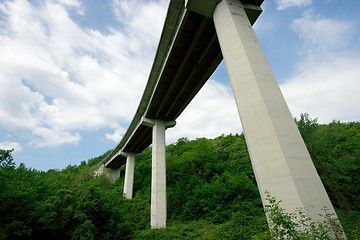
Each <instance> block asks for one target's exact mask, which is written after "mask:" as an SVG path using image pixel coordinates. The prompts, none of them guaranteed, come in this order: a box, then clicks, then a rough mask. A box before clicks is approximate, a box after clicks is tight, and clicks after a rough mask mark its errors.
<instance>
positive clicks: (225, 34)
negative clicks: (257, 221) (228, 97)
mask: <svg viewBox="0 0 360 240" xmlns="http://www.w3.org/2000/svg"><path fill="white" fill-rule="evenodd" d="M213 19H214V23H215V28H216V32H217V35H218V38H219V42H220V46H221V51H222V54H223V56H224V60H225V64H226V67H227V71H228V73H229V77H230V81H231V84H232V88H233V91H234V95H235V100H236V104H237V108H238V111H239V115H240V119H241V123H242V127H243V130H244V134H245V138H246V142H247V145H248V149H249V153H250V157H251V162H252V165H253V169H254V172H255V176H256V180H257V183H258V187H259V190H260V194H261V198H262V201H263V203H264V204H266V202H265V197H266V196H265V194H264V193H265V191H269V192H270V194H271V195H272V196H273V197H275V198H276V199H277V200H281V201H282V202H281V206H282V207H284V208H285V209H286V210H287V211H289V212H293V211H294V210H295V209H296V208H298V207H301V208H304V209H306V210H307V211H308V213H309V215H310V217H312V219H313V220H314V221H323V220H324V219H323V218H322V217H320V216H319V214H323V211H322V210H321V209H323V207H326V208H327V209H329V211H330V212H331V213H335V211H334V208H333V206H332V204H331V202H330V199H329V197H328V195H327V193H326V191H325V189H324V186H323V184H322V183H321V180H320V178H319V176H318V173H317V172H316V169H315V167H314V165H313V162H312V160H311V158H310V156H309V153H308V152H307V149H306V147H305V144H304V142H303V140H302V138H301V135H300V133H299V131H298V129H297V127H296V125H295V123H294V120H293V117H292V116H291V114H290V111H289V109H288V107H287V104H286V102H285V100H284V97H283V95H282V93H281V91H280V88H279V86H278V84H277V82H276V80H275V77H274V76H273V73H272V71H271V69H270V67H269V64H268V63H267V60H266V58H265V56H264V53H263V51H262V49H261V47H260V44H259V42H258V40H257V37H256V35H255V33H254V31H253V29H252V26H251V23H250V22H249V20H248V17H247V15H246V13H245V11H244V8H243V6H242V4H241V2H240V1H239V0H222V1H221V2H220V3H219V4H218V5H217V7H216V9H215V11H214V15H213Z"/></svg>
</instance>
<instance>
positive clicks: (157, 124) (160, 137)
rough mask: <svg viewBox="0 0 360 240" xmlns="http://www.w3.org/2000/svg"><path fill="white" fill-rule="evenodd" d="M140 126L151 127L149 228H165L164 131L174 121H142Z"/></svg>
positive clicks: (144, 119)
mask: <svg viewBox="0 0 360 240" xmlns="http://www.w3.org/2000/svg"><path fill="white" fill-rule="evenodd" d="M142 124H144V125H147V126H152V129H153V131H152V159H151V162H152V163H151V223H150V224H151V228H154V229H156V228H165V227H166V219H167V204H166V152H165V130H166V128H169V127H173V126H175V124H176V122H175V121H169V122H166V121H163V120H158V119H146V118H143V119H142Z"/></svg>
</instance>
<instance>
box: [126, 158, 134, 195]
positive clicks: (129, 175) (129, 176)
mask: <svg viewBox="0 0 360 240" xmlns="http://www.w3.org/2000/svg"><path fill="white" fill-rule="evenodd" d="M134 168H135V153H127V157H126V168H125V180H124V196H125V198H127V199H131V198H132V195H133V183H134Z"/></svg>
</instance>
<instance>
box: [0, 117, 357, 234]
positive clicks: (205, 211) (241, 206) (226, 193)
mask: <svg viewBox="0 0 360 240" xmlns="http://www.w3.org/2000/svg"><path fill="white" fill-rule="evenodd" d="M296 123H297V124H298V127H299V130H300V132H301V134H302V136H303V138H304V140H305V142H306V145H307V147H308V149H309V152H310V154H311V156H312V159H313V161H314V163H315V165H316V168H317V170H318V172H319V174H320V176H321V179H322V181H323V183H324V185H325V188H326V190H327V191H328V193H329V196H330V198H331V200H332V202H333V204H334V206H335V208H336V210H337V213H338V215H339V217H340V219H341V223H342V225H343V227H344V229H345V231H346V233H347V236H348V239H360V227H359V226H360V194H359V193H360V189H359V188H360V177H359V172H360V123H357V122H351V123H340V122H332V123H330V124H318V123H317V121H316V119H311V118H309V116H308V115H306V114H304V115H301V117H300V119H298V120H296ZM1 154H2V155H1V156H2V159H1V168H0V183H1V185H0V200H1V204H0V216H1V218H0V239H252V238H253V239H269V238H268V236H269V233H268V227H267V223H266V219H265V215H264V210H263V208H262V204H261V200H260V196H259V193H258V189H257V186H256V182H255V178H254V174H253V171H252V167H251V163H250V159H249V155H248V152H247V148H246V144H245V139H244V136H243V135H242V134H240V135H238V134H236V135H228V136H219V137H217V138H215V139H205V138H199V139H196V140H191V141H190V140H188V139H186V138H181V139H179V140H178V141H177V142H176V143H174V144H171V145H169V146H167V196H168V227H167V228H166V229H160V230H151V229H150V226H149V223H150V184H151V174H150V173H151V149H147V150H145V151H144V153H143V154H142V155H141V156H139V157H137V159H136V166H135V176H134V194H135V196H134V199H132V200H126V199H124V198H123V197H122V186H123V180H124V179H123V177H121V178H120V179H118V180H117V181H116V182H115V183H111V182H110V181H109V180H108V179H106V178H105V177H96V178H94V177H93V176H92V174H91V171H90V169H91V167H92V166H93V165H95V164H96V163H97V162H99V161H100V160H101V159H102V158H103V157H104V156H105V154H106V153H105V154H104V155H102V156H99V157H97V158H94V159H90V160H89V161H88V162H85V161H84V162H82V163H81V165H79V166H68V167H67V168H66V169H64V170H61V171H57V170H50V171H48V172H40V171H36V170H34V169H28V168H26V166H24V165H20V166H19V167H17V168H15V167H14V166H13V165H12V164H9V163H11V160H12V159H11V152H8V155H6V154H5V152H4V151H2V152H1ZM121 175H122V176H124V169H122V173H121Z"/></svg>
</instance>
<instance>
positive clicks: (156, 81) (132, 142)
mask: <svg viewBox="0 0 360 240" xmlns="http://www.w3.org/2000/svg"><path fill="white" fill-rule="evenodd" d="M197 2H198V1H188V3H187V4H188V6H187V7H188V8H191V9H192V10H189V9H188V8H185V4H184V1H182V0H176V1H171V2H170V6H169V9H168V15H167V17H166V19H165V24H164V29H163V33H162V35H161V39H160V43H159V46H158V50H157V53H156V56H155V61H154V64H153V67H152V71H151V73H150V77H149V80H148V84H147V86H146V89H145V92H144V94H143V97H142V100H141V102H140V105H139V108H138V111H137V113H136V115H135V117H134V119H133V121H132V123H131V125H130V126H129V128H128V131H127V133H126V134H125V136H124V138H123V140H122V141H121V142H120V144H119V145H118V146H117V147H116V148H115V150H114V151H113V152H112V153H110V154H109V156H108V157H107V158H106V159H105V160H104V163H105V166H106V167H109V168H118V167H120V166H121V165H124V164H125V163H126V157H124V156H123V155H121V154H120V153H121V152H133V153H141V152H142V151H143V150H144V149H146V148H147V147H149V146H150V145H151V142H152V128H151V127H148V126H144V125H142V124H141V118H142V117H146V118H149V119H162V120H165V121H174V120H176V118H177V117H178V116H179V115H180V114H181V113H182V112H183V110H184V109H185V108H186V106H187V105H188V104H189V103H190V102H191V100H192V99H193V98H194V97H195V95H196V94H197V93H198V92H199V90H200V89H201V88H202V86H203V85H204V84H205V83H206V81H207V80H208V79H209V77H210V76H211V74H212V73H213V72H214V71H215V69H216V68H217V67H218V65H219V64H220V62H221V61H222V59H223V56H222V53H221V49H220V45H219V42H218V38H217V35H216V31H215V27H214V21H213V19H212V18H211V17H207V16H204V15H202V14H203V13H201V12H198V11H197V9H198V6H197V5H198V3H197ZM218 2H219V1H218V0H215V1H214V0H213V1H209V6H210V8H213V9H214V8H215V6H216V4H217V3H218ZM244 2H246V3H252V4H255V5H247V4H245V9H246V13H247V15H248V17H249V19H250V21H251V23H252V24H253V23H254V22H255V21H256V19H257V18H258V16H259V15H260V13H261V9H260V7H259V6H260V5H261V3H262V0H253V1H250V0H248V1H244ZM200 5H202V7H203V6H204V4H203V2H201V4H200ZM210 8H209V9H210ZM199 9H201V7H200V8H199ZM213 9H212V10H211V11H213ZM193 10H194V11H193ZM207 11H210V10H207Z"/></svg>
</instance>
